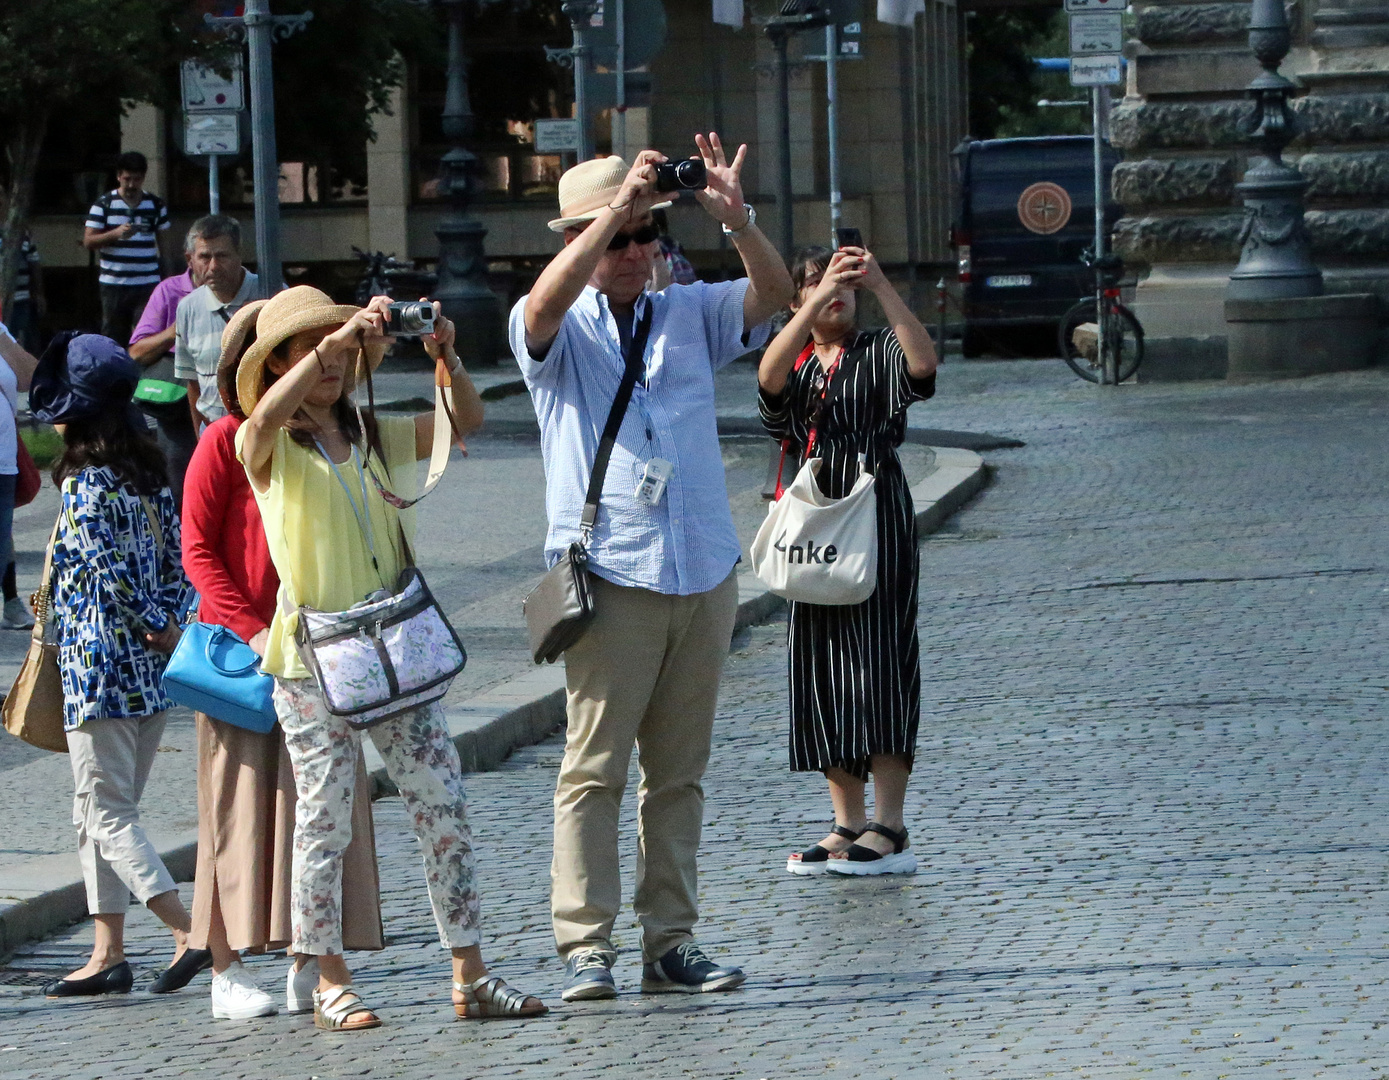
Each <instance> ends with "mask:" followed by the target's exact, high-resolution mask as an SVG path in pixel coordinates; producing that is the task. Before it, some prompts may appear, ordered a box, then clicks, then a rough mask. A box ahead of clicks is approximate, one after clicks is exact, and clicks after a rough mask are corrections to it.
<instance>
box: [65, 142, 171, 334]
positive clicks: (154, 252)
mask: <svg viewBox="0 0 1389 1080" xmlns="http://www.w3.org/2000/svg"><path fill="white" fill-rule="evenodd" d="M148 167H149V165H148V162H147V161H146V160H145V155H144V154H142V153H140V152H139V151H137V150H131V151H128V152H127V153H124V154H122V155H121V156H120V157H119V158H117V159H116V188H115V190H114V191H108V192H107V193H106V194H105V195H102V196H101V197H100V198H98V199H97V201H96V202H94V203H93V204H92V208H91V209H90V210H89V211H87V227H86V229H84V230H83V233H82V246H83V247H85V248H86V249H87V250H88V251H97V252H100V253H101V254H100V260H99V262H100V274H99V275H98V277H97V285H98V288H99V289H100V291H101V332H102V333H103V334H104V335H106V336H107V337H109V338H114V339H115V340H116V341H119V342H126V341H129V340H130V332H131V330H133V329H134V327H135V324H136V323H137V322H139V320H140V313H141V312H142V311H144V309H145V302H146V301H147V300H149V298H150V293H152V292H154V287H155V286H156V285H158V284H159V280H160V278H161V277H162V276H163V274H162V270H163V263H164V260H163V258H162V254H161V252H160V246H159V234H160V233H161V232H164V231H166V230H167V229H168V228H169V208H168V207H167V206H165V205H164V200H163V199H161V198H160V197H159V196H158V195H151V194H150V193H149V192H148V191H146V190H145V172H146V170H147V169H148Z"/></svg>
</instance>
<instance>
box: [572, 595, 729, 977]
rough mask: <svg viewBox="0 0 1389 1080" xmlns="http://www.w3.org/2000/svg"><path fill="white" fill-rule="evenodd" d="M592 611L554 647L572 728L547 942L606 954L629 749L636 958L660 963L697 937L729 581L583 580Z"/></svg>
mask: <svg viewBox="0 0 1389 1080" xmlns="http://www.w3.org/2000/svg"><path fill="white" fill-rule="evenodd" d="M594 605H595V607H596V608H597V617H596V618H595V619H594V621H593V623H592V625H591V626H590V627H589V629H588V632H587V633H586V634H584V636H583V638H581V639H580V640H579V641H578V642H577V643H576V644H574V645H572V646H570V648H569V650H568V651H567V652H566V653H565V654H564V664H565V673H566V677H567V682H568V689H569V700H568V711H569V734H568V739H567V742H566V745H565V750H564V761H563V763H562V764H561V765H560V773H559V782H558V784H557V785H556V787H555V851H554V859H553V861H552V863H551V866H550V887H551V893H550V913H551V918H552V920H553V923H554V931H555V945H556V947H557V948H558V950H559V955H560V957H561V958H563V959H568V957H569V955H570V954H571V953H573V952H575V951H576V950H578V949H600V950H602V951H604V952H607V953H609V954H613V955H615V951H614V950H613V946H612V928H613V923H614V921H615V920H616V919H617V913H618V909H619V907H620V906H621V904H622V886H621V880H620V877H619V874H618V858H617V822H618V811H619V808H620V806H621V804H622V795H623V791H624V790H625V788H626V786H627V768H628V765H629V764H630V762H631V759H632V747H633V745H635V746H636V748H637V761H638V764H639V766H640V769H641V786H640V788H639V789H638V792H637V878H636V895H635V896H634V897H633V901H632V906H633V907H634V908H635V909H636V913H637V918H638V919H639V920H640V921H641V925H642V956H643V958H644V959H645V960H647V961H651V960H656V959H659V958H660V957H661V956H663V955H665V953H666V952H668V951H669V950H670V949H672V948H674V947H675V946H676V945H679V944H681V943H682V942H685V941H689V940H690V939H691V938H692V937H693V936H694V924H695V922H696V921H697V920H698V918H699V905H698V896H697V879H696V873H697V872H696V865H695V859H696V855H697V853H698V850H699V835H700V829H701V828H702V826H703V817H704V788H703V786H702V784H701V780H702V778H703V776H704V768H705V766H706V765H707V764H708V762H709V742H710V737H711V735H712V733H713V728H714V707H715V705H716V704H717V702H718V693H719V677H720V676H721V674H722V673H723V664H724V660H725V659H726V658H727V657H728V646H729V642H730V639H731V638H732V636H733V620H734V616H735V615H736V613H737V610H738V579H737V576H736V574H734V573H730V574H729V576H728V577H727V578H726V579H725V580H724V582H723V584H721V585H719V586H718V587H717V588H714V589H711V590H710V591H708V592H706V593H699V594H697V595H694V596H665V595H662V594H661V593H656V592H651V591H649V590H647V589H636V588H628V587H625V586H621V585H614V584H612V583H611V582H608V581H603V580H602V579H598V578H595V579H594Z"/></svg>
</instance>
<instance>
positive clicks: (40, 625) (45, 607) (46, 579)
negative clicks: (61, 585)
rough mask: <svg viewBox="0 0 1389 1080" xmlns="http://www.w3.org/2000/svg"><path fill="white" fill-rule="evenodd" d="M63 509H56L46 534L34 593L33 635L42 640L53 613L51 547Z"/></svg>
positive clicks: (54, 542)
mask: <svg viewBox="0 0 1389 1080" xmlns="http://www.w3.org/2000/svg"><path fill="white" fill-rule="evenodd" d="M63 513H64V512H63V511H62V510H59V511H58V519H57V520H56V521H54V522H53V531H52V532H51V533H49V534H48V549H47V550H46V551H45V552H44V555H43V577H41V578H39V587H38V590H37V591H36V592H35V593H34V637H36V638H39V639H40V640H42V638H43V630H44V627H45V626H46V625H47V624H48V620H49V619H50V618H51V617H52V615H53V548H54V547H55V546H57V543H58V529H59V527H60V526H61V525H62V524H63Z"/></svg>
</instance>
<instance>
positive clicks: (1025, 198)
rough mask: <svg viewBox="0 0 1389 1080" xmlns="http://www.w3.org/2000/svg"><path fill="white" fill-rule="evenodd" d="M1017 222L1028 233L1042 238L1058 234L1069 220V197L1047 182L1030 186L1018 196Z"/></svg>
mask: <svg viewBox="0 0 1389 1080" xmlns="http://www.w3.org/2000/svg"><path fill="white" fill-rule="evenodd" d="M1018 220H1019V221H1021V222H1022V224H1023V228H1025V229H1027V230H1028V231H1029V232H1035V233H1041V234H1042V235H1043V236H1047V235H1049V234H1050V233H1054V232H1058V231H1059V230H1061V229H1064V228H1065V227H1066V222H1068V221H1070V220H1071V196H1070V194H1069V193H1068V192H1067V191H1066V189H1065V188H1063V187H1062V186H1061V185H1060V184H1053V183H1052V182H1051V181H1049V180H1043V181H1042V182H1040V183H1037V184H1032V185H1031V186H1029V187H1027V188H1025V189H1024V190H1023V193H1022V194H1021V195H1019V196H1018Z"/></svg>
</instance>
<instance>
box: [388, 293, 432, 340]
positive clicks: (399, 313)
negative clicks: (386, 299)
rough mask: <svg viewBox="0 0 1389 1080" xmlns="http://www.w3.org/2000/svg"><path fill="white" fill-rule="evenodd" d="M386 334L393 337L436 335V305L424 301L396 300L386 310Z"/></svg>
mask: <svg viewBox="0 0 1389 1080" xmlns="http://www.w3.org/2000/svg"><path fill="white" fill-rule="evenodd" d="M386 333H387V334H389V335H390V336H391V337H422V336H423V335H425V334H432V333H434V305H433V304H426V303H425V302H424V301H423V300H395V301H393V302H392V303H391V306H390V307H388V308H387V309H386Z"/></svg>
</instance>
